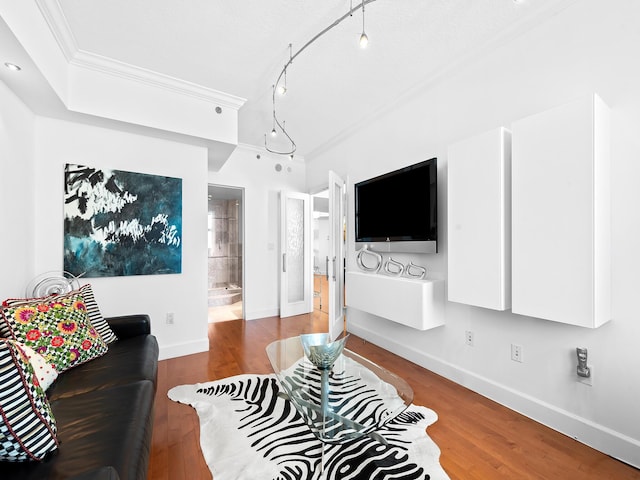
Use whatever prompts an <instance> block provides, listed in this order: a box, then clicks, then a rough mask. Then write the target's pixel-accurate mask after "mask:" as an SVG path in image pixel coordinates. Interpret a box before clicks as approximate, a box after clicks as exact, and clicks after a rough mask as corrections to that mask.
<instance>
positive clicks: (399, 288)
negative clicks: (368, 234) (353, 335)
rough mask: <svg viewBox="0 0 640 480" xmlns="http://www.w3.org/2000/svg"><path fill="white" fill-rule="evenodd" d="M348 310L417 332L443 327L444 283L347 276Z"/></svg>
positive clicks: (373, 274)
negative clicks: (369, 315) (366, 313)
mask: <svg viewBox="0 0 640 480" xmlns="http://www.w3.org/2000/svg"><path fill="white" fill-rule="evenodd" d="M345 285H346V295H345V299H346V303H347V306H348V307H352V308H356V309H358V310H362V311H363V312H368V313H372V314H374V315H377V316H379V317H383V318H386V319H388V320H391V321H393V322H396V323H401V324H403V325H406V326H408V327H411V328H416V329H418V330H428V329H430V328H434V327H439V326H440V325H444V311H443V302H444V280H418V279H414V278H405V277H390V276H387V275H382V274H375V273H363V272H347V280H346V283H345Z"/></svg>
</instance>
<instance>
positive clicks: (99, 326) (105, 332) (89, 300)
mask: <svg viewBox="0 0 640 480" xmlns="http://www.w3.org/2000/svg"><path fill="white" fill-rule="evenodd" d="M78 291H79V292H80V293H81V294H82V296H83V297H84V303H85V306H86V307H87V314H88V315H89V320H90V321H91V325H93V328H95V329H96V330H97V331H98V333H99V334H100V336H101V337H102V340H104V343H111V342H115V341H116V340H118V337H116V334H115V333H114V332H113V330H111V327H110V326H109V324H108V323H107V321H106V320H105V319H104V318H103V317H102V314H101V313H100V309H99V308H98V304H97V303H96V299H95V297H94V296H93V290H92V289H91V285H90V284H86V285H83V286H82V287H80V288H79V289H78Z"/></svg>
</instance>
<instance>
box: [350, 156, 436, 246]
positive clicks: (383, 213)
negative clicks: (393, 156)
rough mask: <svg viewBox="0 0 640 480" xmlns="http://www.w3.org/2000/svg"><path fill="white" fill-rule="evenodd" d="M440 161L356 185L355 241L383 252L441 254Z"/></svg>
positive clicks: (427, 162)
mask: <svg viewBox="0 0 640 480" xmlns="http://www.w3.org/2000/svg"><path fill="white" fill-rule="evenodd" d="M437 209H438V178H437V159H436V158H431V159H429V160H425V161H423V162H420V163H416V164H415V165H411V166H408V167H404V168H401V169H399V170H395V171H393V172H389V173H385V174H384V175H380V176H379V177H375V178H370V179H369V180H365V181H362V182H359V183H356V184H355V210H356V211H355V214H356V216H355V237H356V238H355V240H356V244H357V245H359V246H363V245H369V247H370V248H372V249H373V250H377V251H383V252H415V253H436V252H437V251H438V215H437Z"/></svg>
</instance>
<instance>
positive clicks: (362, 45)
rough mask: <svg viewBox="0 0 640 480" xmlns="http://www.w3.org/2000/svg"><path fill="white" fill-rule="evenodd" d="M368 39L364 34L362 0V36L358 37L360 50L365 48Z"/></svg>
mask: <svg viewBox="0 0 640 480" xmlns="http://www.w3.org/2000/svg"><path fill="white" fill-rule="evenodd" d="M367 45H369V37H367V34H366V33H364V0H362V35H360V48H367Z"/></svg>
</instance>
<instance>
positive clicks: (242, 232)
mask: <svg viewBox="0 0 640 480" xmlns="http://www.w3.org/2000/svg"><path fill="white" fill-rule="evenodd" d="M211 187H213V188H226V189H229V190H239V191H240V209H239V211H238V214H239V216H240V218H239V219H238V227H239V229H240V235H238V240H240V242H241V252H242V267H241V268H242V275H241V276H242V320H244V319H245V318H246V311H247V309H246V306H247V304H246V301H247V291H246V288H245V286H246V278H245V274H246V264H245V234H246V224H245V217H246V205H245V188H244V187H238V186H235V185H223V184H220V183H210V182H209V183H207V202H208V201H209V200H208V194H209V189H210V188H211ZM208 213H209V209H208V205H207V215H208ZM207 220H208V218H207ZM208 230H209V228H208V226H207V233H208ZM207 242H208V239H207ZM208 253H209V252H207V262H208V260H209V254H208ZM208 284H209V265H208V263H207V291H208V290H209V288H208ZM208 297H209V296H208V295H207V301H208ZM208 309H209V307H208V305H207V310H208Z"/></svg>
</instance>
